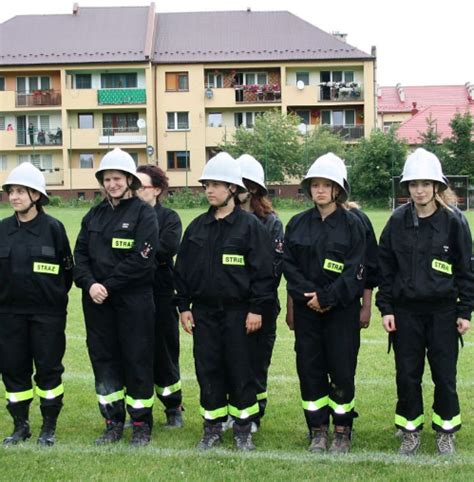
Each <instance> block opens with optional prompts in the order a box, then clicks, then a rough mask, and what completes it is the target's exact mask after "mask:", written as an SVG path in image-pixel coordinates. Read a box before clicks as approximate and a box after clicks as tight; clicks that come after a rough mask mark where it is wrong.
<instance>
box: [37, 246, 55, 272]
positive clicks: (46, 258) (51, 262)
mask: <svg viewBox="0 0 474 482" xmlns="http://www.w3.org/2000/svg"><path fill="white" fill-rule="evenodd" d="M30 254H31V258H32V271H33V273H38V274H41V275H43V274H46V275H53V276H54V275H58V274H59V268H60V265H59V263H58V262H57V260H56V249H55V248H54V246H32V247H31V249H30Z"/></svg>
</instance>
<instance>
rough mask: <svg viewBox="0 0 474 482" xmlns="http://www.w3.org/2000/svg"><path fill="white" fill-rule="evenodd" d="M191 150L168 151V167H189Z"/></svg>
mask: <svg viewBox="0 0 474 482" xmlns="http://www.w3.org/2000/svg"><path fill="white" fill-rule="evenodd" d="M190 162H191V161H190V157H189V151H168V169H188V170H189V165H190Z"/></svg>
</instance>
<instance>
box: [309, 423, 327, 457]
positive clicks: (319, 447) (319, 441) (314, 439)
mask: <svg viewBox="0 0 474 482" xmlns="http://www.w3.org/2000/svg"><path fill="white" fill-rule="evenodd" d="M310 433H311V443H310V444H309V447H308V450H309V451H310V452H313V453H319V454H322V453H324V452H327V449H328V443H329V434H328V426H327V425H321V427H318V428H313V429H311V432H310Z"/></svg>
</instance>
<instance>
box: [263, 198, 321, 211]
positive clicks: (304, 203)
mask: <svg viewBox="0 0 474 482" xmlns="http://www.w3.org/2000/svg"><path fill="white" fill-rule="evenodd" d="M272 205H273V208H274V209H275V210H276V211H277V210H278V209H297V210H298V211H304V210H305V209H309V208H311V207H313V206H314V204H313V203H312V202H311V201H310V200H309V199H308V198H307V197H306V196H304V197H303V196H300V197H296V198H289V197H275V198H272Z"/></svg>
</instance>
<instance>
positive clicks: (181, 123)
mask: <svg viewBox="0 0 474 482" xmlns="http://www.w3.org/2000/svg"><path fill="white" fill-rule="evenodd" d="M167 117H168V123H167V127H166V128H167V129H168V130H171V131H182V130H186V129H189V112H167Z"/></svg>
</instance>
